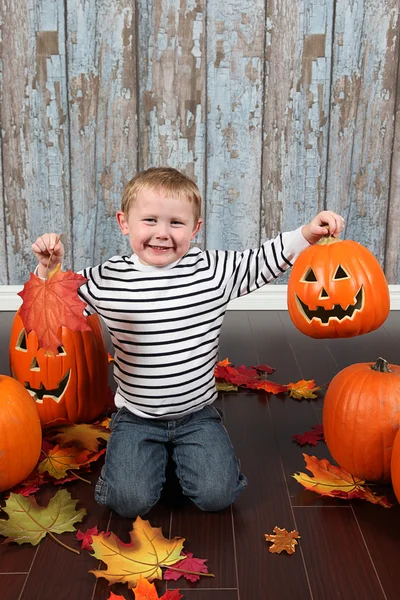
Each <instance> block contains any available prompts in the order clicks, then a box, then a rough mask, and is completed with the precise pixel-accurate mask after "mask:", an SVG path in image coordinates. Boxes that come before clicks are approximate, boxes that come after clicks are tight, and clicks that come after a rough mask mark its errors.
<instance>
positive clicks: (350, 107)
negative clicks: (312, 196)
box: [327, 0, 399, 266]
mask: <svg viewBox="0 0 400 600" xmlns="http://www.w3.org/2000/svg"><path fill="white" fill-rule="evenodd" d="M398 18H399V4H398V1H397V0H386V1H385V2H382V1H381V0H371V1H370V2H355V1H353V0H349V1H346V2H338V3H337V7H336V20H335V37H334V45H333V55H334V62H333V75H332V79H333V81H332V92H331V102H332V112H331V125H330V132H329V164H328V183H327V205H328V206H329V207H330V208H331V209H332V210H336V211H337V212H340V213H341V214H343V216H344V217H345V218H346V230H345V237H346V238H350V239H355V240H358V241H360V242H362V243H363V244H364V245H365V246H367V247H368V248H369V249H370V250H371V251H372V252H373V253H374V254H375V256H376V257H377V259H378V260H379V262H380V263H381V265H382V266H383V262H384V250H385V237H386V219H387V213H388V201H389V179H390V177H389V175H390V164H391V161H390V158H391V151H392V145H393V135H394V120H393V115H394V108H395V104H394V103H395V89H396V74H397V63H398V48H399V46H398V37H399V34H398Z"/></svg>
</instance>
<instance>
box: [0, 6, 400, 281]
mask: <svg viewBox="0 0 400 600" xmlns="http://www.w3.org/2000/svg"><path fill="white" fill-rule="evenodd" d="M399 23H400V20H399V3H398V0H368V1H367V0H364V1H361V2H360V1H359V0H358V1H356V0H299V1H298V2H292V1H291V0H269V1H268V2H265V1H264V0H248V1H247V2H243V0H225V1H224V2H215V1H213V0H181V1H180V2H176V1H173V0H137V1H136V2H132V0H2V2H1V3H0V28H1V39H0V58H1V62H0V69H1V71H0V78H1V79H0V119H1V130H0V159H1V161H0V202H1V207H0V284H7V283H11V284H16V283H21V282H23V281H25V280H26V279H27V273H28V270H29V269H31V268H32V267H33V265H34V259H33V257H32V253H31V250H30V246H31V243H32V241H33V240H34V239H35V238H36V237H37V235H39V234H40V233H42V232H43V231H46V230H55V231H59V232H62V233H63V236H64V242H65V244H66V246H67V262H68V263H69V265H70V266H72V267H73V268H74V269H79V268H81V267H83V266H86V265H88V264H94V263H96V262H99V261H100V260H102V259H104V258H106V257H108V256H111V255H113V254H116V253H119V252H126V251H128V246H127V244H126V239H125V238H123V237H122V236H121V235H120V234H119V230H118V229H117V226H116V223H115V219H114V215H115V212H116V210H117V209H118V208H119V203H120V197H121V192H122V189H123V185H124V183H125V182H126V181H127V180H128V179H129V178H130V177H132V176H133V175H134V174H135V172H136V171H137V170H138V169H143V168H147V167H149V166H153V165H170V166H175V167H177V168H179V169H182V170H184V171H185V172H186V173H188V174H189V175H190V176H192V177H194V178H195V180H196V181H197V183H198V185H199V187H200V190H201V191H202V193H203V197H204V228H203V231H202V233H201V235H200V236H199V238H198V243H200V244H202V245H205V246H206V247H209V248H212V247H214V248H216V247H218V248H232V249H243V248H245V247H250V246H256V245H258V244H259V243H260V241H262V240H264V239H265V238H266V237H270V236H273V235H275V234H276V233H278V232H279V231H281V230H285V229H291V228H294V227H297V226H298V225H301V224H302V223H304V222H305V221H307V220H308V219H310V218H311V217H312V216H313V215H314V214H316V213H317V212H318V211H319V210H321V209H323V208H325V207H328V208H332V209H333V210H337V211H339V212H341V213H342V214H343V215H344V216H345V218H346V223H347V225H346V237H348V238H353V239H356V240H358V241H360V242H362V243H364V244H365V245H366V246H367V247H368V248H370V249H371V250H372V251H373V252H374V253H375V255H376V256H377V257H378V259H379V261H380V262H381V264H382V265H383V266H384V268H385V272H386V274H387V277H388V280H389V282H390V283H400V263H399V244H400V216H399V215H400V89H399V85H400V83H399V37H400V36H399V33H400V25H399Z"/></svg>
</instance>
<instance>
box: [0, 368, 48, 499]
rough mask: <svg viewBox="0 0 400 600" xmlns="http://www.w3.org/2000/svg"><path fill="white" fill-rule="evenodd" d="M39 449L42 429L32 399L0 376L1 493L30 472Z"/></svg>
mask: <svg viewBox="0 0 400 600" xmlns="http://www.w3.org/2000/svg"><path fill="white" fill-rule="evenodd" d="M41 447H42V428H41V424H40V419H39V416H38V413H37V410H36V406H35V402H34V400H33V398H32V397H31V395H30V394H29V392H28V391H27V390H26V389H25V388H24V386H23V385H22V384H21V383H19V382H18V381H16V380H15V379H13V378H12V377H8V376H7V375H0V492H4V491H5V490H8V489H10V488H12V487H13V486H14V485H17V484H18V483H20V482H21V481H23V480H24V479H25V478H26V477H27V476H28V475H29V474H30V473H31V472H32V471H33V469H34V467H35V465H36V463H37V461H38V460H39V456H40V450H41Z"/></svg>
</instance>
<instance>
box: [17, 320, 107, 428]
mask: <svg viewBox="0 0 400 600" xmlns="http://www.w3.org/2000/svg"><path fill="white" fill-rule="evenodd" d="M87 322H88V324H89V326H90V328H91V331H75V332H72V331H70V330H69V329H67V328H66V327H62V329H61V340H62V346H60V348H59V349H58V350H59V351H58V354H56V355H54V356H47V355H46V354H45V351H44V349H43V348H40V349H39V350H38V339H37V336H36V333H35V332H34V331H31V332H30V333H29V335H27V334H26V332H25V329H24V326H23V323H22V319H21V317H20V316H19V314H18V313H17V314H16V315H15V318H14V322H13V325H12V329H11V337H10V367H11V373H12V375H13V377H14V378H15V379H17V380H18V381H20V382H21V383H22V384H23V385H24V386H25V387H26V389H27V390H28V391H29V392H30V394H31V395H32V396H33V398H34V400H35V402H36V407H37V410H38V413H39V417H40V420H41V422H42V425H43V426H44V425H46V424H47V423H50V422H51V421H54V420H57V419H67V420H68V421H70V422H71V423H90V422H91V421H94V419H96V418H97V417H98V416H99V415H100V414H101V412H102V411H103V409H104V407H105V404H106V400H107V394H108V353H107V348H106V344H105V339H104V334H103V330H102V326H101V322H100V319H99V317H98V316H97V315H90V316H89V317H88V318H87Z"/></svg>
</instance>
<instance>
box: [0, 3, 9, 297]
mask: <svg viewBox="0 0 400 600" xmlns="http://www.w3.org/2000/svg"><path fill="white" fill-rule="evenodd" d="M0 10H1V9H0ZM0 14H1V13H0ZM1 29H2V28H1V25H0V64H1V60H2V59H1V57H2V56H3V47H2V42H1V38H2V32H1ZM1 88H2V73H1V69H0V98H1V95H2V91H1ZM0 110H1V107H0ZM0 115H1V112H0ZM1 136H2V132H1V128H0V285H6V284H7V283H8V280H9V275H8V268H7V235H6V218H5V217H6V206H5V198H4V188H3V158H2V143H1Z"/></svg>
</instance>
